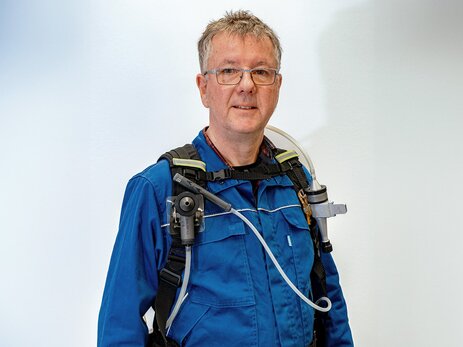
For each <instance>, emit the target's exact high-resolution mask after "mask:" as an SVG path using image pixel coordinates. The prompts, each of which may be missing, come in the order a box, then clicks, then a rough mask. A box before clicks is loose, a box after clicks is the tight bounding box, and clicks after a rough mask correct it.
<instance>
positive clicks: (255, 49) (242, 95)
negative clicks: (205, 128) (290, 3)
mask: <svg viewBox="0 0 463 347" xmlns="http://www.w3.org/2000/svg"><path fill="white" fill-rule="evenodd" d="M226 67H236V68H243V69H253V68H258V67H263V68H277V61H276V58H275V54H274V49H273V45H272V42H271V41H270V39H269V38H268V37H265V38H263V39H257V38H256V37H254V36H252V35H247V36H245V37H240V36H236V35H233V36H230V35H229V34H228V33H219V34H217V35H215V36H214V37H213V39H212V47H211V52H210V54H209V59H208V63H207V70H213V69H216V68H226ZM196 82H197V85H198V88H199V91H200V94H201V100H202V103H203V105H204V106H205V107H207V108H209V127H210V129H211V130H213V131H214V133H215V134H217V135H219V136H225V137H228V138H239V137H240V135H245V134H262V133H263V130H264V128H265V126H266V124H267V122H268V121H269V119H270V117H271V115H272V113H273V111H274V110H275V107H276V105H277V102H278V94H279V90H280V85H281V75H277V76H276V79H275V83H274V84H272V85H268V86H260V85H259V86H256V85H255V84H254V82H253V81H252V79H251V76H250V74H249V73H247V72H245V73H244V75H243V78H242V79H241V81H240V82H239V83H238V84H237V85H220V84H218V83H217V79H216V76H215V75H213V74H207V75H206V76H204V75H201V74H199V75H197V77H196Z"/></svg>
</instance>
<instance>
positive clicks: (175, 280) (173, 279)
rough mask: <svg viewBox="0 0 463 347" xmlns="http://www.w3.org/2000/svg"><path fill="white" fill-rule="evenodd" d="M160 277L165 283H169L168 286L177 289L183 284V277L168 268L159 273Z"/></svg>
mask: <svg viewBox="0 0 463 347" xmlns="http://www.w3.org/2000/svg"><path fill="white" fill-rule="evenodd" d="M159 277H160V278H161V280H163V281H164V282H167V283H168V284H170V285H172V286H175V287H180V284H181V283H182V276H181V275H177V274H176V273H174V272H172V271H170V270H167V269H166V268H164V269H162V270H161V271H160V272H159Z"/></svg>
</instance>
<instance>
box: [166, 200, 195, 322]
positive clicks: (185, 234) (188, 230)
mask: <svg viewBox="0 0 463 347" xmlns="http://www.w3.org/2000/svg"><path fill="white" fill-rule="evenodd" d="M172 205H173V206H172V211H171V214H170V234H171V235H172V237H178V235H179V234H180V239H181V242H182V245H184V246H185V272H184V274H183V280H182V287H181V288H180V293H179V295H178V300H177V302H176V303H175V306H174V308H173V309H172V312H171V314H170V316H169V318H168V319H167V321H166V327H167V328H169V327H170V326H171V325H172V322H173V321H174V319H175V316H176V315H177V313H178V311H179V309H180V306H181V305H182V303H183V300H184V299H185V297H186V289H187V287H188V281H189V280H190V271H191V246H192V245H193V243H194V241H195V236H196V233H197V232H198V231H199V229H200V228H201V223H202V220H203V217H204V198H203V195H202V194H199V192H198V193H196V194H195V193H194V192H192V191H184V192H182V193H180V194H179V195H177V196H175V197H173V198H172Z"/></svg>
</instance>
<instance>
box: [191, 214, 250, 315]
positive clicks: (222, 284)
mask: <svg viewBox="0 0 463 347" xmlns="http://www.w3.org/2000/svg"><path fill="white" fill-rule="evenodd" d="M245 237H246V229H245V226H244V224H243V222H242V221H241V220H240V219H239V218H238V217H236V216H234V215H231V214H224V215H219V216H211V217H208V218H205V228H204V231H202V232H200V233H198V235H197V236H196V240H195V244H194V246H193V255H192V272H191V278H190V283H191V290H190V295H191V300H192V301H194V302H196V303H201V304H206V305H211V306H216V307H225V306H246V305H253V304H255V300H254V294H253V289H252V280H251V276H250V270H249V263H248V255H247V251H246V247H245V239H244V238H245Z"/></svg>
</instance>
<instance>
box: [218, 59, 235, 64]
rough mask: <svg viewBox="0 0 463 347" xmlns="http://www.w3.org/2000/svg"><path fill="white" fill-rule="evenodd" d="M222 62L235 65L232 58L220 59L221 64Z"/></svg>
mask: <svg viewBox="0 0 463 347" xmlns="http://www.w3.org/2000/svg"><path fill="white" fill-rule="evenodd" d="M223 64H230V65H236V61H235V60H232V59H225V60H223V61H222V63H221V65H223Z"/></svg>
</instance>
